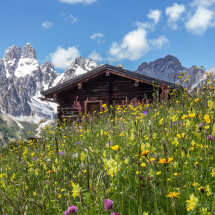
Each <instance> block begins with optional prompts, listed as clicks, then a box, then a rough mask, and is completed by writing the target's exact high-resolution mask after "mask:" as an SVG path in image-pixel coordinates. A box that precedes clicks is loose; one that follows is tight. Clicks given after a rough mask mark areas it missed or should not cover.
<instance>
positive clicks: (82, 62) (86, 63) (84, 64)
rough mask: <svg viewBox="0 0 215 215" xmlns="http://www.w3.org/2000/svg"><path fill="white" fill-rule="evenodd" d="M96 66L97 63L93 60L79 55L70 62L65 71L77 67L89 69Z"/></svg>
mask: <svg viewBox="0 0 215 215" xmlns="http://www.w3.org/2000/svg"><path fill="white" fill-rule="evenodd" d="M97 66H98V65H97V63H96V62H95V61H93V60H89V59H87V58H84V57H81V56H79V57H77V58H76V59H75V60H74V61H73V62H72V63H71V64H70V66H69V67H68V68H67V71H69V70H71V69H75V68H77V67H80V68H81V69H83V70H86V71H90V70H92V69H95V67H97Z"/></svg>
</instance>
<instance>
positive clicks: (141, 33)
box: [109, 28, 150, 61]
mask: <svg viewBox="0 0 215 215" xmlns="http://www.w3.org/2000/svg"><path fill="white" fill-rule="evenodd" d="M146 34H147V32H146V30H145V29H143V28H138V29H137V30H134V31H131V32H129V33H128V34H127V35H126V36H125V37H124V38H123V40H122V42H121V43H118V42H113V43H112V46H111V47H110V50H109V52H110V55H111V57H112V58H113V60H124V59H128V60H133V61H134V60H137V59H140V58H141V57H142V56H144V55H145V54H146V53H147V52H149V50H150V47H149V44H148V41H147V38H146Z"/></svg>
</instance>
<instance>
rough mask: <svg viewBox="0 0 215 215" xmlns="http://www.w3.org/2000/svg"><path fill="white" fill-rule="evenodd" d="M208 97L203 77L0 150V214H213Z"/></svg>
mask: <svg viewBox="0 0 215 215" xmlns="http://www.w3.org/2000/svg"><path fill="white" fill-rule="evenodd" d="M214 98H215V91H214V86H213V83H210V81H208V83H207V86H205V87H204V88H202V90H200V91H198V92H195V93H192V94H191V93H188V92H187V91H186V90H184V91H183V92H182V93H181V94H180V93H177V92H176V91H175V92H173V93H172V94H171V99H170V100H168V101H160V100H158V99H155V100H154V101H156V102H154V103H151V104H144V103H136V104H130V105H127V106H118V107H110V108H109V109H108V107H105V105H104V111H103V112H102V113H97V117H94V116H88V115H83V116H81V118H80V119H79V122H75V123H74V124H73V125H70V124H69V123H68V121H67V120H66V119H64V120H63V123H62V124H60V125H58V126H52V127H46V128H44V129H43V132H42V140H40V141H38V142H32V141H29V142H24V141H18V142H17V143H15V144H11V145H10V146H9V147H8V148H6V149H1V152H0V155H1V156H0V214H8V215H9V214H47V215H49V214H63V213H64V211H66V209H67V208H68V207H70V206H72V205H75V206H77V210H78V212H77V213H78V214H83V215H84V214H86V215H91V214H92V215H94V214H98V215H101V214H107V215H108V214H111V213H113V212H117V213H120V214H121V215H143V214H144V215H146V214H148V215H151V214H154V215H157V214H166V215H172V214H205V215H206V214H214V213H215V208H214V206H215V205H214V204H215V202H214V198H215V195H214V192H215V138H214V135H215V121H214V109H215V102H214ZM105 199H110V200H112V201H113V202H114V204H113V206H112V207H110V208H109V209H108V210H105V204H104V202H105ZM106 209H107V208H106Z"/></svg>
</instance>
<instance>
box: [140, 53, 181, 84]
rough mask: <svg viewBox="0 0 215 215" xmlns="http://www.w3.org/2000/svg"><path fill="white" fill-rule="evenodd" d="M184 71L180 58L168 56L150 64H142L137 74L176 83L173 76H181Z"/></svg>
mask: <svg viewBox="0 0 215 215" xmlns="http://www.w3.org/2000/svg"><path fill="white" fill-rule="evenodd" d="M182 70H184V67H183V66H182V65H181V63H180V61H179V60H178V58H176V57H174V56H172V55H167V56H166V57H164V58H159V59H157V60H155V61H152V62H150V63H146V62H144V63H142V64H141V65H140V66H139V67H138V69H137V70H136V72H138V73H142V74H145V75H148V76H151V77H154V78H158V79H161V80H164V81H170V82H174V79H173V77H172V76H173V75H176V74H179V73H180V72H181V71H182Z"/></svg>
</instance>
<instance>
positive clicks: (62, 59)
mask: <svg viewBox="0 0 215 215" xmlns="http://www.w3.org/2000/svg"><path fill="white" fill-rule="evenodd" d="M79 56H80V52H79V50H78V49H77V48H76V47H74V46H73V47H68V48H67V49H64V48H61V47H60V46H58V48H57V50H56V51H55V52H54V53H51V54H50V58H51V62H52V63H53V64H54V66H55V67H56V68H59V69H66V68H67V67H68V66H69V65H70V64H71V63H72V62H73V61H74V60H75V59H76V58H77V57H79Z"/></svg>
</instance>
